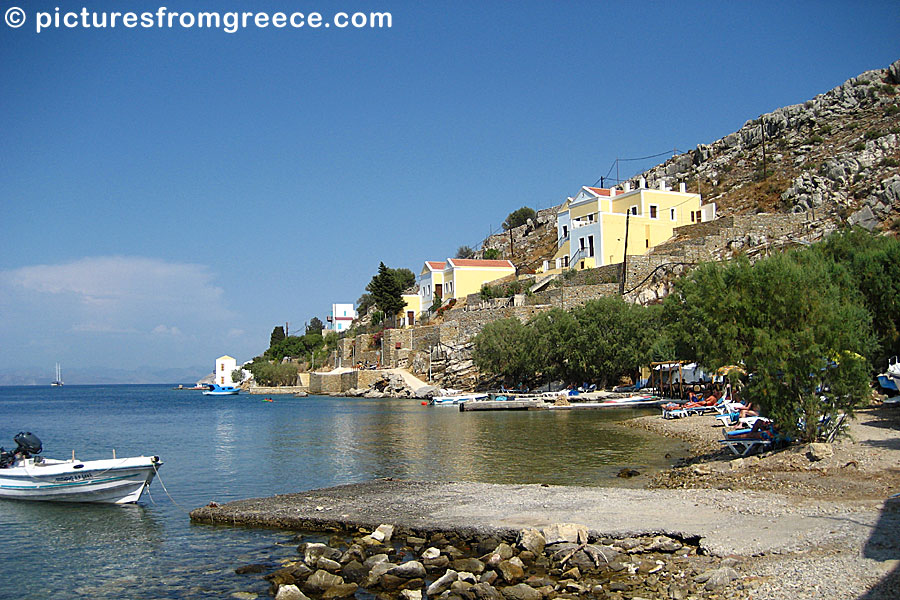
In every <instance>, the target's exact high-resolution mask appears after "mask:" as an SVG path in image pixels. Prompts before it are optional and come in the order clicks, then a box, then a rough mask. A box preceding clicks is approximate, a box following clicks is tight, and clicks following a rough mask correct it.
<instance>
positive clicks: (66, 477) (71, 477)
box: [56, 473, 94, 481]
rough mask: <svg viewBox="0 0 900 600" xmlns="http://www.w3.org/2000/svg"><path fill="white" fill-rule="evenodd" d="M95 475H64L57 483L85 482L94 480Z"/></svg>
mask: <svg viewBox="0 0 900 600" xmlns="http://www.w3.org/2000/svg"><path fill="white" fill-rule="evenodd" d="M93 478H94V475H93V473H73V474H72V475H63V476H62V477H57V478H56V481H84V480H85V479H93Z"/></svg>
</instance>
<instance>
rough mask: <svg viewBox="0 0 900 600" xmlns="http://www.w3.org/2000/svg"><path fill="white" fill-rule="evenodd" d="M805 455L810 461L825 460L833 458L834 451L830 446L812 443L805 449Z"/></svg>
mask: <svg viewBox="0 0 900 600" xmlns="http://www.w3.org/2000/svg"><path fill="white" fill-rule="evenodd" d="M806 455H807V456H809V459H810V460H815V461H818V460H825V459H826V458H830V457H832V456H834V449H832V447H831V444H820V443H817V442H813V443H812V444H810V445H809V446H808V447H807V451H806Z"/></svg>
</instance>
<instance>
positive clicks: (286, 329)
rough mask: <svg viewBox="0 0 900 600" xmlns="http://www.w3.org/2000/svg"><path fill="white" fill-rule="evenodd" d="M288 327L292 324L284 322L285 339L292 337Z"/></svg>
mask: <svg viewBox="0 0 900 600" xmlns="http://www.w3.org/2000/svg"><path fill="white" fill-rule="evenodd" d="M288 325H290V323H288V322H287V321H285V322H284V337H287V336H288V335H290V333H289V331H290V330H289V329H288Z"/></svg>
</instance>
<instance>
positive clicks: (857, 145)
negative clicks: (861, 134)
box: [853, 142, 866, 152]
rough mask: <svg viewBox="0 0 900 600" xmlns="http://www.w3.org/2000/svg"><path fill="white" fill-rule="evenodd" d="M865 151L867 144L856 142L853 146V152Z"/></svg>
mask: <svg viewBox="0 0 900 600" xmlns="http://www.w3.org/2000/svg"><path fill="white" fill-rule="evenodd" d="M865 149H866V144H865V142H856V143H855V144H853V151H854V152H862V151H863V150H865Z"/></svg>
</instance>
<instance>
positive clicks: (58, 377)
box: [50, 363, 63, 387]
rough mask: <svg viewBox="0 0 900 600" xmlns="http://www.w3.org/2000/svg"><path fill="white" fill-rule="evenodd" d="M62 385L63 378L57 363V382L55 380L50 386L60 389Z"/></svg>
mask: <svg viewBox="0 0 900 600" xmlns="http://www.w3.org/2000/svg"><path fill="white" fill-rule="evenodd" d="M62 384H63V382H62V376H61V375H60V374H59V363H56V380H54V381H53V382H52V383H51V384H50V385H52V386H53V387H60V386H61V385H62Z"/></svg>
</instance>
